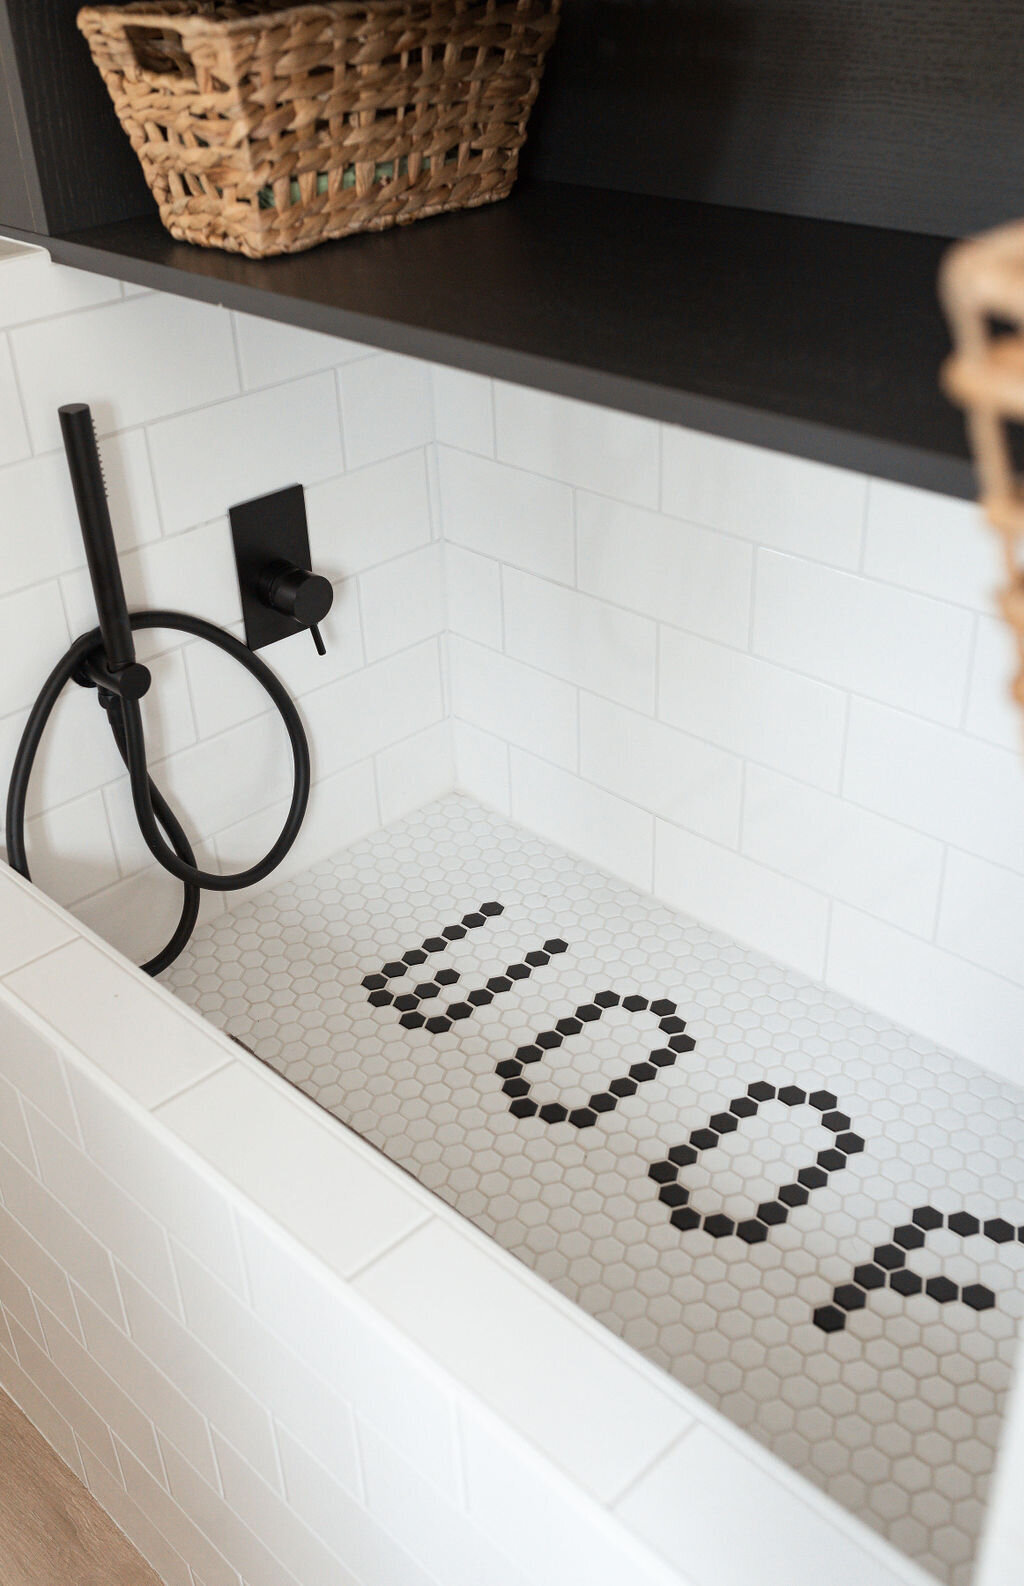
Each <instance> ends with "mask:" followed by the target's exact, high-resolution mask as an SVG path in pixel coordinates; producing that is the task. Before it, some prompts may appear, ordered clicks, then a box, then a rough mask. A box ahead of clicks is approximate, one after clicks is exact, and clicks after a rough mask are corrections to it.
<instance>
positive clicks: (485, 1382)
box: [355, 1219, 689, 1499]
mask: <svg viewBox="0 0 1024 1586" xmlns="http://www.w3.org/2000/svg"><path fill="white" fill-rule="evenodd" d="M355 1286H356V1288H357V1289H358V1290H359V1291H360V1293H362V1294H363V1295H365V1296H366V1298H367V1299H368V1300H369V1301H370V1302H371V1304H373V1305H374V1306H375V1307H376V1308H377V1309H378V1310H379V1311H381V1312H382V1314H383V1315H385V1316H386V1317H387V1318H388V1319H389V1321H391V1322H392V1323H393V1324H394V1325H395V1326H396V1327H398V1328H400V1329H401V1330H402V1331H403V1332H404V1333H405V1334H406V1335H407V1336H408V1337H410V1338H412V1339H414V1340H415V1342H416V1343H418V1344H419V1345H420V1347H421V1348H422V1349H425V1350H426V1351H427V1353H428V1354H429V1355H430V1356H431V1358H432V1359H433V1360H436V1361H437V1362H438V1363H439V1364H440V1365H441V1366H442V1367H443V1368H445V1369H446V1370H447V1371H449V1372H451V1374H452V1375H453V1376H454V1377H455V1378H456V1379H457V1380H458V1381H459V1382H461V1383H463V1384H464V1385H465V1386H466V1387H467V1388H468V1389H469V1390H470V1391H471V1392H472V1393H474V1394H476V1395H478V1396H479V1397H480V1398H481V1399H482V1400H483V1401H484V1403H485V1404H487V1405H488V1406H489V1407H490V1408H491V1409H492V1410H494V1411H495V1412H496V1413H497V1414H499V1415H501V1416H502V1417H503V1418H504V1419H506V1420H507V1421H508V1422H509V1423H510V1424H511V1425H512V1426H514V1427H515V1428H516V1430H517V1431H519V1432H521V1433H522V1434H523V1435H524V1436H526V1437H527V1438H529V1439H530V1441H531V1442H532V1443H533V1444H534V1445H535V1446H538V1447H540V1448H541V1449H542V1450H543V1451H544V1452H545V1454H547V1456H548V1457H549V1458H551V1459H552V1460H554V1461H555V1462H556V1463H557V1464H558V1465H559V1466H561V1468H562V1469H563V1470H565V1471H566V1472H567V1473H568V1474H570V1475H571V1476H573V1477H574V1478H575V1479H576V1480H577V1481H578V1482H579V1483H580V1484H581V1485H582V1486H584V1487H585V1488H586V1489H587V1491H588V1492H591V1493H594V1494H595V1495H596V1496H598V1497H600V1498H603V1499H609V1498H611V1497H613V1496H614V1495H615V1494H616V1493H617V1492H620V1491H621V1490H622V1488H623V1487H624V1486H625V1485H626V1483H627V1482H629V1481H631V1480H632V1479H633V1477H634V1476H636V1475H637V1474H639V1472H640V1471H641V1470H642V1469H643V1468H644V1466H645V1465H647V1464H649V1463H650V1461H651V1459H652V1458H653V1457H654V1455H655V1453H656V1452H657V1450H658V1449H659V1448H665V1447H667V1446H668V1444H669V1443H670V1442H671V1441H672V1439H673V1438H674V1437H676V1436H677V1435H678V1434H679V1433H680V1432H681V1431H682V1430H683V1428H684V1427H685V1426H686V1425H687V1424H688V1420H689V1418H688V1417H687V1416H686V1415H685V1414H684V1413H683V1412H682V1411H681V1410H680V1409H678V1408H677V1406H676V1405H675V1404H674V1403H673V1402H672V1400H671V1399H670V1398H669V1397H668V1396H667V1395H663V1394H662V1393H660V1392H659V1391H658V1390H657V1389H656V1388H654V1387H653V1386H652V1385H651V1384H650V1383H649V1382H648V1381H647V1379H646V1378H644V1377H642V1376H640V1375H639V1374H638V1373H635V1372H634V1371H633V1369H632V1367H630V1366H628V1365H626V1364H625V1363H624V1362H623V1360H622V1359H621V1357H620V1356H619V1355H618V1354H616V1353H614V1352H613V1351H612V1350H611V1349H608V1348H606V1347H605V1345H604V1344H603V1343H601V1342H599V1341H598V1340H597V1339H596V1338H595V1337H593V1336H592V1335H591V1334H590V1333H589V1331H587V1330H586V1329H584V1328H581V1327H580V1326H579V1325H578V1324H577V1323H576V1321H575V1319H574V1318H572V1317H569V1316H567V1315H566V1314H565V1313H563V1312H562V1310H561V1309H559V1308H557V1307H556V1306H554V1305H553V1304H551V1303H550V1301H549V1300H548V1299H547V1297H546V1295H544V1294H543V1293H542V1292H539V1290H538V1287H537V1280H536V1279H533V1278H528V1277H527V1275H526V1274H525V1273H524V1274H522V1275H520V1273H519V1272H518V1271H509V1270H508V1269H507V1268H506V1266H505V1264H504V1262H499V1261H497V1260H495V1259H494V1258H493V1257H491V1256H490V1255H489V1254H485V1253H484V1251H483V1250H482V1249H481V1247H480V1245H479V1244H478V1243H477V1242H476V1240H471V1239H467V1238H466V1237H464V1236H463V1235H462V1234H461V1233H457V1232H456V1231H455V1230H454V1229H452V1228H450V1227H447V1226H446V1225H444V1224H442V1223H441V1222H439V1221H437V1220H436V1219H433V1220H431V1222H429V1223H427V1224H426V1225H425V1226H424V1227H423V1228H420V1229H418V1230H417V1231H416V1233H414V1234H412V1235H411V1236H410V1237H409V1238H408V1239H405V1240H403V1241H402V1243H401V1244H400V1245H398V1246H397V1247H396V1248H395V1249H394V1250H391V1251H389V1252H388V1253H387V1254H386V1255H384V1256H382V1257H381V1258H380V1259H379V1260H378V1261H375V1262H374V1263H373V1265H372V1266H371V1267H369V1268H368V1269H367V1270H366V1271H365V1272H363V1273H362V1274H361V1275H360V1276H359V1277H358V1278H357V1279H356V1283H355ZM498 1337H500V1338H501V1339H502V1347H501V1349H500V1350H499V1351H497V1352H496V1351H495V1349H494V1347H493V1343H494V1339H495V1338H498ZM627 1406H628V1410H627Z"/></svg>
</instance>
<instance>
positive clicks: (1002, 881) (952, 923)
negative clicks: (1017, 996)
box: [935, 848, 1024, 985]
mask: <svg viewBox="0 0 1024 1586" xmlns="http://www.w3.org/2000/svg"><path fill="white" fill-rule="evenodd" d="M1022 920H1024V877H1022V876H1018V875H1014V874H1013V872H1012V871H1009V870H1006V869H1005V868H1004V867H1003V866H1002V865H990V864H988V863H987V862H986V861H985V860H983V859H975V858H974V857H973V855H971V854H963V853H960V852H959V851H958V850H957V849H955V848H951V849H950V850H949V854H948V856H947V859H946V874H945V877H944V880H943V883H942V908H941V910H940V911H939V926H938V930H937V932H936V934H935V940H936V942H937V944H938V945H939V946H940V947H947V948H949V950H950V952H953V953H959V955H960V956H961V957H962V958H969V959H970V960H971V962H972V963H974V964H980V965H981V967H982V968H983V969H990V970H992V972H993V973H994V974H997V975H1006V976H1008V977H1009V979H1010V980H1015V981H1016V982H1017V984H1018V985H1024V933H1022V931H1021V921H1022Z"/></svg>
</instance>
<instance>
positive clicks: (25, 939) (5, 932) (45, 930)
mask: <svg viewBox="0 0 1024 1586" xmlns="http://www.w3.org/2000/svg"><path fill="white" fill-rule="evenodd" d="M0 921H2V929H0V975H7V974H9V973H10V972H11V971H12V970H14V969H18V968H20V966H21V965H22V964H27V963H30V962H31V960H32V959H33V958H41V957H42V956H43V954H44V953H49V952H52V951H53V949H54V948H55V947H60V946H61V944H62V943H63V942H67V941H70V939H71V936H72V927H71V926H69V925H68V924H67V923H66V921H64V920H63V919H62V918H61V916H60V915H59V914H57V913H56V911H55V910H53V909H49V908H47V906H46V904H45V903H42V902H40V901H39V900H38V899H37V898H34V897H33V896H32V894H31V892H29V891H28V889H27V888H25V887H19V886H15V884H14V883H13V881H11V880H10V879H9V876H8V875H6V874H4V872H2V871H0ZM5 1022H6V1021H5ZM12 1022H14V1023H15V1024H16V1023H17V1020H16V1019H14V1020H13V1021H12ZM26 1041H27V1043H28V1044H29V1045H31V1046H33V1047H34V1045H35V1042H34V1040H33V1038H32V1037H31V1036H27V1037H26ZM0 1050H2V1045H0ZM31 1061H32V1060H31V1059H27V1060H26V1063H25V1067H30V1066H31ZM18 1083H19V1080H17V1079H16V1080H15V1084H18Z"/></svg>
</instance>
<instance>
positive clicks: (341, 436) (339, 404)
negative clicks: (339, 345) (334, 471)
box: [331, 364, 348, 478]
mask: <svg viewBox="0 0 1024 1586" xmlns="http://www.w3.org/2000/svg"><path fill="white" fill-rule="evenodd" d="M342 367H343V365H341V364H333V365H332V367H331V373H332V375H333V376H334V378H333V381H332V384H333V387H334V413H335V419H336V421H337V425H338V449H339V452H340V454H341V470H342V475H344V474H346V473H347V472H348V447H347V446H346V444H345V405H344V401H343V397H342V381H341V370H342ZM333 477H334V478H338V477H339V476H338V475H334V476H333Z"/></svg>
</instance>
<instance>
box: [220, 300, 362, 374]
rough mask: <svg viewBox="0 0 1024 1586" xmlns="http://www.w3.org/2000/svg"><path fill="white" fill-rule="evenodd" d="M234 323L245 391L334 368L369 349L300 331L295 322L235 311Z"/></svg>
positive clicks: (342, 339)
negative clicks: (292, 323) (281, 321)
mask: <svg viewBox="0 0 1024 1586" xmlns="http://www.w3.org/2000/svg"><path fill="white" fill-rule="evenodd" d="M234 322H235V335H236V337H237V339H238V357H239V360H240V362H241V365H242V384H243V385H244V386H245V388H246V390H247V391H251V390H253V389H254V388H256V387H258V386H267V385H280V384H281V382H282V381H283V380H295V379H298V378H299V377H300V376H301V375H305V374H313V373H315V372H316V371H317V370H318V369H333V368H334V367H335V365H336V364H342V363H351V362H352V360H353V359H354V358H365V357H366V356H367V354H368V353H369V352H370V351H371V349H370V348H368V347H365V346H364V345H363V344H362V343H361V342H358V341H346V340H345V339H344V337H342V336H323V335H321V334H320V333H319V332H318V331H315V330H300V328H299V327H298V326H297V325H282V324H280V323H279V321H277V320H273V319H257V318H256V316H255V315H254V314H237V313H236V314H235V315H234Z"/></svg>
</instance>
